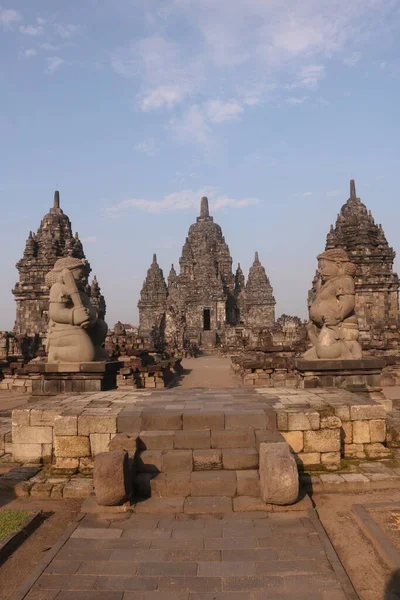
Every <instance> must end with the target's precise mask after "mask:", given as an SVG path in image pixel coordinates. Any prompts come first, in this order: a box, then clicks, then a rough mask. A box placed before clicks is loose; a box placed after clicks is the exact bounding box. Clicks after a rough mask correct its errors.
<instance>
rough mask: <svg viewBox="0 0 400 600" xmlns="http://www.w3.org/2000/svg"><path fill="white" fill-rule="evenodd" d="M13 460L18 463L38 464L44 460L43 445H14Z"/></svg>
mask: <svg viewBox="0 0 400 600" xmlns="http://www.w3.org/2000/svg"><path fill="white" fill-rule="evenodd" d="M12 455H13V459H14V460H15V461H17V462H35V463H36V462H37V463H40V462H41V459H42V444H17V443H13V445H12Z"/></svg>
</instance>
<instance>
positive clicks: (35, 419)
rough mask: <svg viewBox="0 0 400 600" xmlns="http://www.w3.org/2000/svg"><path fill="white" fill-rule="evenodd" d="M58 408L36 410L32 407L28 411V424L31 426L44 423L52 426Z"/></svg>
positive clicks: (38, 425)
mask: <svg viewBox="0 0 400 600" xmlns="http://www.w3.org/2000/svg"><path fill="white" fill-rule="evenodd" d="M59 414H60V411H59V410H48V409H47V410H37V409H34V408H33V409H32V410H31V411H30V421H29V422H30V425H31V427H42V426H44V425H47V426H49V425H51V426H54V421H55V419H56V418H57V417H58V416H59Z"/></svg>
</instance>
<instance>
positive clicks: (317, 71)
mask: <svg viewBox="0 0 400 600" xmlns="http://www.w3.org/2000/svg"><path fill="white" fill-rule="evenodd" d="M324 75H325V67H324V65H305V66H303V67H301V69H300V71H299V72H298V73H297V76H296V81H295V82H294V83H291V84H290V85H288V86H287V87H288V88H289V89H293V88H308V89H313V88H316V87H317V85H318V83H319V82H320V80H321V79H322V78H323V77H324Z"/></svg>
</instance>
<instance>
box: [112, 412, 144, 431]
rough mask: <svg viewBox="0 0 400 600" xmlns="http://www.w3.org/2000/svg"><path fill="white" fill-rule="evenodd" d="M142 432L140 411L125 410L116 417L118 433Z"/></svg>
mask: <svg viewBox="0 0 400 600" xmlns="http://www.w3.org/2000/svg"><path fill="white" fill-rule="evenodd" d="M141 430H142V411H141V410H136V411H135V410H127V411H124V412H122V413H120V414H119V415H118V417H117V431H118V433H133V432H135V431H141Z"/></svg>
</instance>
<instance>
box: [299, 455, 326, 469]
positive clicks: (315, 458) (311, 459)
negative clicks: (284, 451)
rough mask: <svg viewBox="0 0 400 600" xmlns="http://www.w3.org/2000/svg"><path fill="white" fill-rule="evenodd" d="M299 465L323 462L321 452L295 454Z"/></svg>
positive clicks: (314, 464) (304, 465)
mask: <svg viewBox="0 0 400 600" xmlns="http://www.w3.org/2000/svg"><path fill="white" fill-rule="evenodd" d="M295 460H296V462H297V464H298V465H300V466H303V467H312V466H317V465H320V464H321V454H320V453H319V452H299V453H298V454H297V455H296V456H295Z"/></svg>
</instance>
